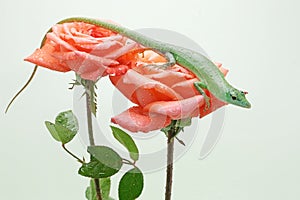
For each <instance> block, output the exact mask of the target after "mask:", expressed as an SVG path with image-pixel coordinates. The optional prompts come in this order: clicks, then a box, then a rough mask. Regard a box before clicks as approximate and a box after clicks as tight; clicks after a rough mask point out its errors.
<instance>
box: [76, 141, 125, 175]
mask: <svg viewBox="0 0 300 200" xmlns="http://www.w3.org/2000/svg"><path fill="white" fill-rule="evenodd" d="M88 152H89V153H90V154H91V161H90V162H89V163H84V164H82V166H81V168H80V169H79V171H78V173H79V174H80V175H82V176H87V177H91V178H106V177H110V176H112V175H114V174H116V173H117V172H118V171H119V170H120V169H121V167H122V164H123V163H122V158H121V157H120V156H119V155H118V154H117V153H116V152H115V151H114V150H112V149H111V148H109V147H105V146H89V147H88Z"/></svg>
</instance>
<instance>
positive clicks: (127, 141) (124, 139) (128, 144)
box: [110, 126, 139, 161]
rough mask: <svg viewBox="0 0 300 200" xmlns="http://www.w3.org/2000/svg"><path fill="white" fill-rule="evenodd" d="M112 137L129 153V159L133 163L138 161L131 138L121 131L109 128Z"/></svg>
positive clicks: (136, 151) (137, 154)
mask: <svg viewBox="0 0 300 200" xmlns="http://www.w3.org/2000/svg"><path fill="white" fill-rule="evenodd" d="M110 128H111V130H112V132H113V136H114V137H115V138H116V139H117V140H118V141H119V142H120V143H121V144H122V145H123V146H124V147H125V148H126V149H127V150H128V151H129V154H130V158H131V159H132V160H134V161H137V160H138V159H139V150H138V148H137V146H136V144H135V142H134V141H133V139H132V137H131V136H130V135H128V134H127V133H126V132H124V131H123V130H121V129H119V128H117V127H114V126H110Z"/></svg>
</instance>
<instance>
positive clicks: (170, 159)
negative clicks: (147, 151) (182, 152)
mask: <svg viewBox="0 0 300 200" xmlns="http://www.w3.org/2000/svg"><path fill="white" fill-rule="evenodd" d="M177 131H178V130H177V128H176V121H175V123H172V127H171V128H170V130H169V131H168V133H167V137H168V139H167V147H168V150H167V171H166V191H165V200H171V196H172V184H173V163H174V136H175V135H176V134H177Z"/></svg>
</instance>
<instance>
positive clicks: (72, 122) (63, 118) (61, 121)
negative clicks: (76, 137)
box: [55, 110, 79, 134]
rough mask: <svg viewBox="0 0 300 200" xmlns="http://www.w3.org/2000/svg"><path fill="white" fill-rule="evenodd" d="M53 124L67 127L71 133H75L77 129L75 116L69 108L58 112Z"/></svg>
mask: <svg viewBox="0 0 300 200" xmlns="http://www.w3.org/2000/svg"><path fill="white" fill-rule="evenodd" d="M55 124H56V125H61V126H63V127H65V128H67V129H68V130H70V131H71V132H72V133H73V134H76V133H77V132H78V130H79V126H78V121H77V118H76V117H75V115H74V114H73V112H72V111H71V110H68V111H65V112H61V113H59V114H58V116H57V117H56V119H55Z"/></svg>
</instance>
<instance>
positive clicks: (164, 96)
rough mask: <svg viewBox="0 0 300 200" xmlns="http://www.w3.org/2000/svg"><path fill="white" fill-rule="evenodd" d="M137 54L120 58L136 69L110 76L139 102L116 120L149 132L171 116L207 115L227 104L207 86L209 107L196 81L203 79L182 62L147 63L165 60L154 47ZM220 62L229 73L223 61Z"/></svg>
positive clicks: (225, 71)
mask: <svg viewBox="0 0 300 200" xmlns="http://www.w3.org/2000/svg"><path fill="white" fill-rule="evenodd" d="M135 55H136V56H135V58H133V57H132V58H131V59H129V58H128V56H127V55H124V56H122V57H120V58H119V59H118V61H119V62H120V63H121V64H125V65H129V67H130V68H132V69H129V70H128V71H127V73H126V74H124V75H120V76H110V80H111V82H112V83H113V84H114V85H115V86H116V87H117V88H118V89H119V90H120V91H121V92H122V93H123V94H124V95H125V96H126V97H127V98H128V99H129V100H130V101H131V102H133V103H135V104H136V105H137V106H134V107H132V108H129V109H128V110H126V111H124V112H123V113H121V114H119V115H117V116H115V117H113V118H112V122H113V123H116V124H119V125H120V126H122V127H123V128H125V129H127V130H130V131H132V132H137V131H142V132H149V131H152V130H157V129H161V128H163V127H165V126H167V125H169V124H170V122H171V120H176V119H184V118H190V117H197V116H199V117H204V116H205V115H207V114H209V113H211V112H213V111H214V110H216V109H218V108H220V107H222V106H224V105H225V104H226V103H224V102H221V101H220V100H218V99H216V98H215V97H214V96H213V95H212V94H211V93H209V91H207V90H206V94H207V95H208V96H209V97H210V107H209V109H205V100H204V97H203V96H202V95H201V94H200V93H199V92H198V91H197V90H196V89H195V87H194V85H193V83H194V82H196V81H199V80H198V79H197V78H196V77H195V75H194V74H192V73H191V72H189V71H188V70H186V69H185V68H183V67H181V66H178V65H175V66H173V67H170V68H168V69H159V68H155V67H151V66H145V65H148V64H151V63H156V64H157V63H164V62H165V59H164V58H163V57H161V56H159V55H158V54H156V53H154V52H153V51H146V52H144V53H143V55H141V54H139V55H137V54H135ZM217 66H218V67H219V69H220V70H221V71H222V73H223V74H224V75H226V74H227V72H228V70H226V69H224V68H222V67H221V64H217Z"/></svg>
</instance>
